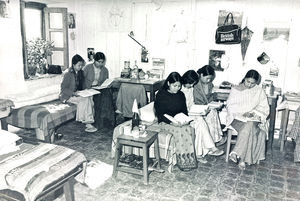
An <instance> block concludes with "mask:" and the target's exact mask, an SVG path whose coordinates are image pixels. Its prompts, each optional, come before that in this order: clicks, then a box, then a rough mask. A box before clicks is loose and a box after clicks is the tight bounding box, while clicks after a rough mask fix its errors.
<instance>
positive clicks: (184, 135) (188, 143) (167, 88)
mask: <svg viewBox="0 0 300 201" xmlns="http://www.w3.org/2000/svg"><path fill="white" fill-rule="evenodd" d="M181 84H182V78H181V76H180V74H179V73H178V72H172V73H170V74H169V76H168V77H167V79H166V80H165V82H164V84H163V86H162V88H161V89H160V90H159V91H158V92H157V94H156V99H155V101H154V108H155V113H156V116H157V119H158V123H159V125H160V127H161V132H170V133H172V135H173V137H172V138H171V140H174V143H172V144H175V145H176V147H175V153H176V154H175V155H172V156H169V168H168V170H169V172H171V171H172V168H173V166H174V165H175V164H176V165H177V166H178V167H179V169H181V170H190V169H193V168H197V159H196V154H195V148H194V140H193V139H194V129H193V128H192V127H191V126H190V125H189V121H187V122H181V123H179V122H172V121H171V120H170V119H168V118H167V117H168V116H167V115H169V116H171V117H174V116H175V115H178V114H181V115H185V116H187V115H188V111H187V107H186V99H185V96H184V94H183V92H182V91H180V89H181ZM165 114H167V115H165ZM166 116H167V117H166Z"/></svg>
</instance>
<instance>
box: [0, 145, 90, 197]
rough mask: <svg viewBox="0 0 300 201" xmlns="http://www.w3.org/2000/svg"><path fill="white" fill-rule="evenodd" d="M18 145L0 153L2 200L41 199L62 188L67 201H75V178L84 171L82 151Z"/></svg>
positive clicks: (84, 160)
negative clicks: (5, 152) (16, 148)
mask: <svg viewBox="0 0 300 201" xmlns="http://www.w3.org/2000/svg"><path fill="white" fill-rule="evenodd" d="M19 147H20V149H19V150H18V151H14V152H10V153H7V154H3V155H0V170H1V171H0V200H5V201H12V200H19V201H34V200H42V199H43V198H44V197H45V196H47V195H48V194H49V193H53V192H54V191H55V190H57V189H58V188H61V187H63V188H64V193H65V197H66V200H67V201H74V200H75V199H74V189H73V178H74V177H75V176H76V175H78V174H80V173H81V174H80V176H84V173H85V163H86V158H85V156H84V155H83V154H82V153H79V152H77V151H74V150H72V149H69V148H66V147H62V146H58V145H54V144H48V143H39V144H38V143H36V144H29V143H22V144H21V145H19ZM78 176H79V175H78Z"/></svg>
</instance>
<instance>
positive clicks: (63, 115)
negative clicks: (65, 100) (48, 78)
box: [6, 100, 77, 138]
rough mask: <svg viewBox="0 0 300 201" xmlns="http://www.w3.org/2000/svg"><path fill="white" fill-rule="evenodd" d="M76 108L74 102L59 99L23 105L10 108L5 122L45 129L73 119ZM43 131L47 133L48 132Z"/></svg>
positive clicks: (22, 126)
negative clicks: (68, 102) (10, 110)
mask: <svg viewBox="0 0 300 201" xmlns="http://www.w3.org/2000/svg"><path fill="white" fill-rule="evenodd" d="M76 108H77V106H76V105H74V104H62V103H61V102H60V101H59V100H55V101H51V102H47V103H43V104H37V105H30V106H24V107H21V108H19V109H15V110H12V112H11V115H10V116H8V117H7V118H6V122H7V123H8V124H10V125H13V126H17V127H20V128H39V129H41V130H43V131H47V130H49V129H52V128H55V127H56V126H58V125H60V124H62V123H64V122H66V121H68V120H70V119H73V118H74V117H75V116H76ZM44 133H45V135H47V134H48V132H44ZM45 138H46V136H45Z"/></svg>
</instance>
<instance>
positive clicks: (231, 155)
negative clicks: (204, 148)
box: [229, 153, 238, 163]
mask: <svg viewBox="0 0 300 201" xmlns="http://www.w3.org/2000/svg"><path fill="white" fill-rule="evenodd" d="M229 160H231V161H232V162H234V163H237V162H238V157H237V155H236V154H235V153H230V154H229Z"/></svg>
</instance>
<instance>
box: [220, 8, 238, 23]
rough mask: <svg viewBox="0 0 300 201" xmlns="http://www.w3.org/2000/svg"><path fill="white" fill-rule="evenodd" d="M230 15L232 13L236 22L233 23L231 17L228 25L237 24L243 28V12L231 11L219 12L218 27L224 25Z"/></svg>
mask: <svg viewBox="0 0 300 201" xmlns="http://www.w3.org/2000/svg"><path fill="white" fill-rule="evenodd" d="M229 13H232V16H233V21H234V22H231V17H230V19H228V23H229V24H231V23H233V24H237V25H239V26H240V27H241V26H242V21H243V12H238V11H229V10H219V16H218V27H219V26H222V25H224V22H225V20H226V17H227V15H228V14H229Z"/></svg>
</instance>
